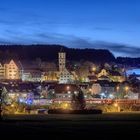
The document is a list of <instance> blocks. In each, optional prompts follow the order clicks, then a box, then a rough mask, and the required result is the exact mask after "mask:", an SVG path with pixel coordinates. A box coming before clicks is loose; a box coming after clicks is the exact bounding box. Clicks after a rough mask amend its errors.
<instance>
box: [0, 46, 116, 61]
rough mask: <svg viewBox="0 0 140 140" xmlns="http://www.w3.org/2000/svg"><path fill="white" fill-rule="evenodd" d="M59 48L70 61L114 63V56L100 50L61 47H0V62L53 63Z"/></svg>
mask: <svg viewBox="0 0 140 140" xmlns="http://www.w3.org/2000/svg"><path fill="white" fill-rule="evenodd" d="M61 48H62V49H63V50H64V51H65V52H66V53H67V59H68V60H70V61H80V60H85V61H92V62H98V63H100V62H114V61H115V57H114V55H113V54H112V53H111V52H110V51H108V50H101V49H74V48H67V47H65V46H61V45H0V60H5V59H11V58H13V59H20V60H23V59H26V60H34V59H36V58H41V59H42V60H47V61H54V60H56V59H57V57H58V52H59V51H60V50H61Z"/></svg>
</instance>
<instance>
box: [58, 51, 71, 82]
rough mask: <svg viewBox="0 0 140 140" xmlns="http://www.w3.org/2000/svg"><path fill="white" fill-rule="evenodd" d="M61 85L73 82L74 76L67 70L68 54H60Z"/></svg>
mask: <svg viewBox="0 0 140 140" xmlns="http://www.w3.org/2000/svg"><path fill="white" fill-rule="evenodd" d="M58 59H59V83H65V84H66V83H70V82H72V81H73V75H72V74H71V73H70V72H69V71H68V70H67V69H66V53H65V52H59V54H58Z"/></svg>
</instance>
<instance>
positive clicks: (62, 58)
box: [59, 52, 66, 72]
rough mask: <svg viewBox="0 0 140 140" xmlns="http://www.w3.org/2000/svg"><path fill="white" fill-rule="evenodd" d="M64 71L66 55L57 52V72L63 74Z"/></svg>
mask: <svg viewBox="0 0 140 140" xmlns="http://www.w3.org/2000/svg"><path fill="white" fill-rule="evenodd" d="M65 69H66V53H65V52H59V71H60V72H63V71H65Z"/></svg>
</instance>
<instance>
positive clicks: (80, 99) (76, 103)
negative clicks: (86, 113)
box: [71, 90, 86, 110]
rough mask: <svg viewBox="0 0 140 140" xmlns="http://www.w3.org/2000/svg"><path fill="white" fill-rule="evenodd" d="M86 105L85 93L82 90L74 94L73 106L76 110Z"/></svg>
mask: <svg viewBox="0 0 140 140" xmlns="http://www.w3.org/2000/svg"><path fill="white" fill-rule="evenodd" d="M85 106H86V103H85V99H84V93H83V92H82V91H81V90H80V91H79V92H78V93H73V94H72V101H71V107H72V109H74V110H83V109H84V108H85Z"/></svg>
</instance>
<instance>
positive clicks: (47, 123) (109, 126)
mask: <svg viewBox="0 0 140 140" xmlns="http://www.w3.org/2000/svg"><path fill="white" fill-rule="evenodd" d="M0 130H1V131H0V132H1V133H0V134H1V135H2V136H5V137H6V136H11V137H16V136H17V137H22V138H24V137H25V138H26V137H28V136H31V137H44V136H45V137H46V138H48V137H51V138H52V139H57V140H58V139H66V138H79V137H82V138H85V139H86V138H90V137H92V138H94V139H114V138H118V139H120V138H126V137H129V138H133V139H134V138H136V137H137V136H140V113H106V114H100V115H68V114H66V115H55V114H53V115H9V116H5V117H4V120H3V121H1V122H0Z"/></svg>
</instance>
